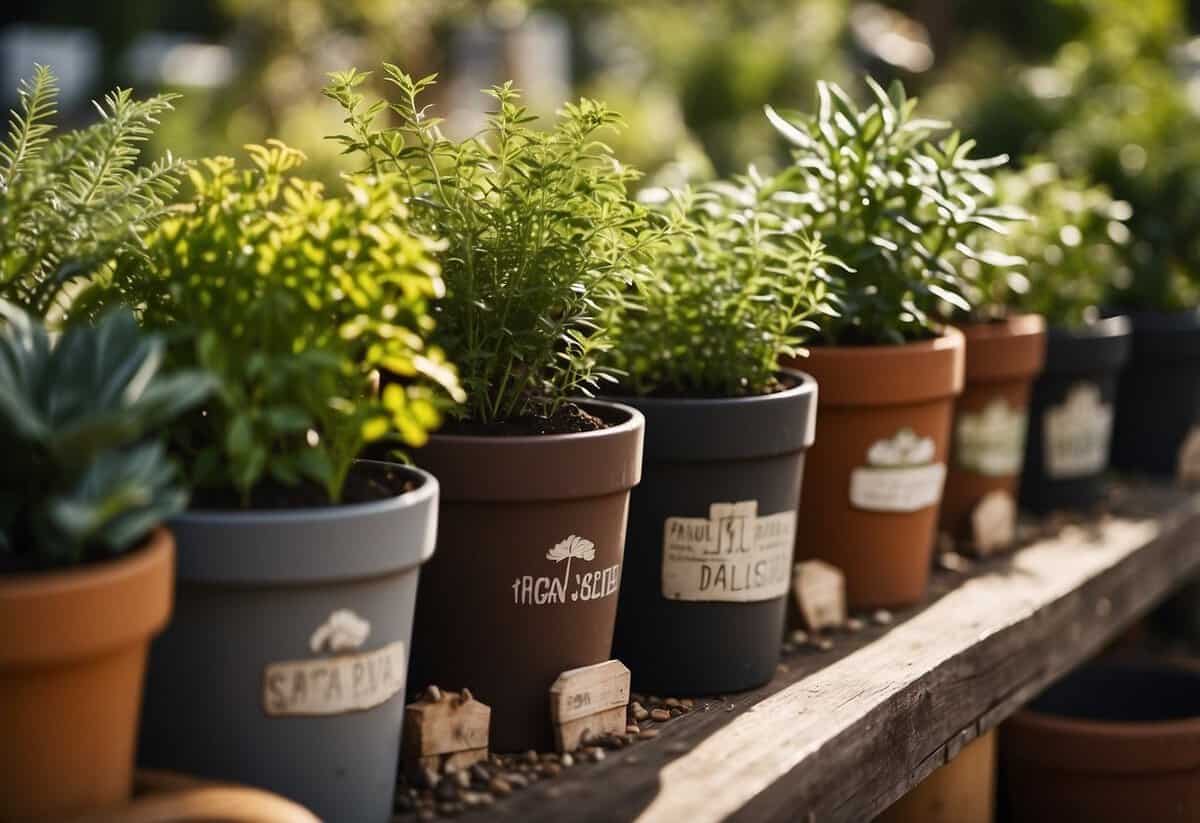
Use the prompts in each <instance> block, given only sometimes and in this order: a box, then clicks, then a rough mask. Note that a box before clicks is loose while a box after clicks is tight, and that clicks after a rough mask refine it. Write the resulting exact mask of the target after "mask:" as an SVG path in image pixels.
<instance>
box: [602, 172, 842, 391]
mask: <svg viewBox="0 0 1200 823" xmlns="http://www.w3.org/2000/svg"><path fill="white" fill-rule="evenodd" d="M773 183H774V181H772V180H770V179H763V178H762V177H761V176H760V175H759V174H758V172H757V171H756V170H755V169H753V168H751V169H750V172H749V174H748V175H747V176H745V177H741V178H738V179H736V180H734V181H732V182H717V183H712V184H709V185H707V186H704V187H702V188H700V189H698V190H695V191H691V190H689V191H682V192H674V193H667V192H665V191H661V190H651V191H647V192H645V193H644V196H645V197H646V198H648V199H649V198H653V199H659V200H661V201H663V202H664V210H665V211H667V212H668V213H669V214H670V219H671V222H672V224H673V225H675V226H678V227H679V231H678V232H677V233H676V234H675V236H674V237H673V238H672V241H671V243H670V245H669V246H667V247H666V248H665V249H664V250H663V251H661V252H659V254H658V255H657V256H656V258H655V263H654V267H655V275H656V277H655V279H654V281H653V282H652V283H650V284H649V285H648V286H647V289H646V292H645V294H644V296H643V298H642V300H641V301H639V304H640V306H641V307H642V308H643V309H644V310H643V311H640V312H632V311H629V312H624V313H622V314H621V315H620V316H618V317H617V318H616V345H615V346H614V347H613V349H612V350H611V351H610V352H609V353H608V357H609V359H611V361H612V362H613V363H614V364H615V365H616V366H617V367H618V368H619V369H620V370H621V371H622V372H623V373H624V375H625V376H624V377H623V378H622V386H623V388H624V389H626V390H628V391H632V392H634V393H635V394H659V395H672V396H679V395H683V396H700V397H737V396H742V395H756V394H764V393H767V392H769V391H771V390H773V389H774V388H776V387H777V386H778V381H777V379H776V375H777V374H778V370H779V367H778V362H779V358H780V357H781V356H798V355H801V354H803V353H804V352H803V349H802V348H801V346H802V344H803V342H804V339H805V337H806V336H807V335H809V334H811V333H812V331H814V330H815V329H816V328H817V326H816V324H815V323H814V320H815V319H817V318H818V317H819V316H821V315H824V316H826V317H831V316H835V315H836V312H835V311H834V306H833V303H832V300H831V297H830V294H829V292H828V288H827V283H828V281H829V277H830V275H829V269H830V268H831V267H837V266H840V262H839V261H838V260H836V259H834V258H832V257H830V256H829V255H827V254H826V253H825V247H824V245H823V244H822V243H821V241H820V239H819V238H817V237H810V236H808V235H807V234H806V233H805V230H804V228H803V226H802V225H801V224H800V223H799V221H797V220H796V219H795V218H789V217H785V216H783V215H781V214H780V211H779V209H778V207H777V204H775V203H774V202H773V201H772V194H773V193H774V185H773Z"/></svg>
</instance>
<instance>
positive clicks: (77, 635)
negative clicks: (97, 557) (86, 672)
mask: <svg viewBox="0 0 1200 823" xmlns="http://www.w3.org/2000/svg"><path fill="white" fill-rule="evenodd" d="M174 556H175V541H174V538H173V536H172V534H171V532H170V531H168V530H167V529H165V528H162V527H159V528H157V529H155V530H154V532H153V533H152V534H151V535H150V537H149V538H148V539H147V541H146V542H145V544H144V545H142V546H139V547H138V548H136V549H133V550H131V551H128V552H126V553H125V554H123V555H121V556H119V557H115V558H112V559H110V560H104V561H99V562H96V563H89V564H87V565H84V566H77V567H71V568H66V569H55V570H50V571H42V572H26V573H21V574H14V575H6V576H3V577H0V626H10V627H11V626H26V627H34V629H33V630H30V631H25V632H19V631H13V632H10V633H7V634H6V637H5V640H4V642H3V643H0V668H8V667H17V666H20V667H28V668H32V667H35V666H41V665H46V664H51V663H57V662H61V661H62V660H64V659H71V658H85V657H95V656H97V655H99V654H101V653H102V652H105V651H107V650H109V649H117V648H121V647H122V646H126V645H128V644H129V643H131V642H133V641H141V640H143V639H144V638H146V637H148V636H149V635H151V634H154V633H156V632H158V631H159V630H161V629H162V628H163V627H164V626H165V625H166V623H167V618H168V616H169V615H170V613H171V593H172V581H173V580H174V575H173V569H174ZM47 626H54V627H56V628H55V631H44V629H45V627H47Z"/></svg>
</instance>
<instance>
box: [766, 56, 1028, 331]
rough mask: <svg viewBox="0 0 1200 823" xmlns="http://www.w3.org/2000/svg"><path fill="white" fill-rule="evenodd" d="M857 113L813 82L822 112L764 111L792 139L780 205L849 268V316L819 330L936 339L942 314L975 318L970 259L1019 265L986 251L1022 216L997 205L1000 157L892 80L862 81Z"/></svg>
mask: <svg viewBox="0 0 1200 823" xmlns="http://www.w3.org/2000/svg"><path fill="white" fill-rule="evenodd" d="M867 84H868V86H869V87H870V89H871V92H872V95H873V101H872V102H871V104H870V105H868V106H865V107H862V106H859V105H858V104H856V103H855V102H854V101H853V100H852V99H851V98H850V96H849V95H848V94H847V93H846V92H845V91H843V90H842V89H841V88H839V87H838V86H837V85H835V84H833V83H826V82H819V83H818V84H817V102H818V106H817V112H816V114H815V115H812V116H805V115H795V114H792V115H788V116H785V115H783V114H780V113H779V112H776V111H775V110H774V109H772V108H770V107H767V109H766V114H767V118H768V119H769V120H770V122H771V123H772V125H773V126H774V127H775V129H776V131H778V132H779V134H780V135H781V136H782V137H783V138H784V139H785V140H787V141H788V142H789V143H791V144H792V147H793V150H792V154H793V165H792V166H791V167H790V168H789V169H788V170H787V171H785V172H783V173H782V174H781V176H780V183H781V186H782V187H783V188H784V189H786V191H785V192H784V193H782V194H781V195H777V197H780V199H784V200H787V201H790V202H791V203H793V204H794V205H795V206H797V207H798V211H797V214H798V215H799V216H800V217H801V218H802V219H803V220H804V222H805V224H806V225H807V226H808V227H809V229H810V231H813V232H818V233H820V235H821V238H822V239H823V240H824V242H825V244H826V246H827V247H828V250H829V253H830V254H832V255H833V256H834V257H837V258H838V259H840V260H842V261H844V262H845V263H846V265H847V267H848V268H847V269H846V270H841V271H840V274H839V275H838V276H837V277H836V278H835V279H834V281H833V283H832V284H831V288H832V290H833V291H834V292H835V293H836V294H837V295H838V296H839V297H840V298H841V301H842V311H841V313H840V315H839V316H838V317H836V318H831V319H830V320H829V322H827V323H823V324H822V329H821V339H822V340H823V341H824V342H826V343H833V344H843V345H847V344H849V345H858V344H868V345H872V344H894V343H903V342H906V341H910V340H919V339H922V338H927V337H931V336H933V335H934V334H936V333H937V328H938V317H939V313H940V310H941V307H942V306H943V305H944V304H948V305H949V306H951V307H953V309H954V310H956V311H959V312H969V311H970V310H971V305H970V303H969V302H968V299H967V293H968V291H969V289H968V283H967V278H966V276H965V274H964V266H963V264H964V262H965V261H967V260H979V261H982V262H985V263H987V264H989V265H992V266H998V267H1009V266H1013V265H1019V264H1020V262H1021V261H1020V260H1019V259H1017V258H1015V257H1012V256H1010V255H1006V254H1003V253H1001V252H999V251H998V250H996V249H995V248H992V247H990V246H989V245H986V244H987V243H989V242H994V236H995V235H997V234H999V233H1001V232H1003V231H1004V227H1005V225H1006V224H1007V223H1008V222H1010V221H1012V220H1014V219H1017V218H1018V217H1019V214H1017V213H1015V212H1014V211H1013V210H1011V209H1009V208H1006V207H1004V206H1000V205H996V204H994V202H993V199H994V195H995V187H994V183H993V180H992V178H991V175H990V172H991V170H992V169H994V168H996V167H997V166H1000V165H1003V164H1004V163H1005V162H1007V158H1006V157H1003V156H999V157H988V158H974V157H972V156H971V152H972V150H973V148H974V142H973V141H971V140H964V139H963V138H962V137H961V136H960V135H959V134H958V133H957V132H951V133H949V134H946V135H945V136H942V137H939V135H942V134H944V133H945V131H946V128H947V126H946V124H945V123H941V122H938V121H933V120H926V119H922V118H918V117H917V116H916V106H917V101H916V99H915V98H909V97H907V96H906V95H905V92H904V88H903V87H902V86H901V85H900V84H899V83H894V84H893V85H892V86H891V89H890V90H889V91H884V90H883V88H881V87H880V86H879V85H878V84H877V83H875V82H874V81H872V80H871V79H870V78H867Z"/></svg>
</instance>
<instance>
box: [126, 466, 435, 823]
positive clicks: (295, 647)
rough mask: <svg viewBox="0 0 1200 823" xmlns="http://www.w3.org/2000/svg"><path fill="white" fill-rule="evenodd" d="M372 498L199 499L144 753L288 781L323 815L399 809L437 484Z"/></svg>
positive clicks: (158, 645) (382, 814)
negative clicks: (420, 587)
mask: <svg viewBox="0 0 1200 823" xmlns="http://www.w3.org/2000/svg"><path fill="white" fill-rule="evenodd" d="M382 467H386V468H387V469H390V470H393V471H398V472H400V473H402V474H403V475H405V476H406V477H408V478H411V481H412V482H413V483H414V484H415V486H416V487H415V488H414V489H412V490H411V491H408V492H405V493H403V494H400V495H398V496H396V497H393V498H389V499H385V500H379V501H374V502H369V503H355V504H348V505H340V506H327V507H319V508H308V509H290V510H271V511H255V510H248V511H196V512H188V513H186V514H183V515H181V516H180V517H178V518H176V519H175V520H173V521H172V522H171V529H172V530H173V531H174V533H175V538H176V541H177V543H178V567H177V583H176V606H175V614H174V618H173V620H172V622H171V624H170V626H169V627H168V628H167V630H166V632H164V633H163V634H162V635H161V636H160V637H159V638H158V639H157V641H156V642H155V643H154V645H153V647H152V649H151V654H150V663H149V671H148V674H147V684H146V700H145V706H144V713H143V720H142V731H141V746H140V750H139V757H138V759H139V763H140V764H141V765H143V766H145V767H151V768H163V769H172V770H176V771H181V772H185V773H188V774H193V775H197V776H200V777H209V778H215V779H225V780H233V781H236V782H239V783H245V784H249V785H253V786H259V787H262V788H264V789H267V790H270V791H274V792H277V793H279V794H282V795H284V796H286V797H289V798H291V799H293V800H295V801H297V802H299V803H301V804H303V805H305V806H307V807H308V808H309V809H311V810H312V811H313V812H314V813H315V814H317V815H318V816H319V817H321V818H322V819H324V820H338V821H365V822H366V823H384V821H388V820H390V819H391V816H392V802H393V796H394V793H395V785H396V769H397V760H398V757H399V748H400V732H401V727H402V725H403V718H404V686H405V676H406V669H407V662H408V651H409V649H410V647H411V640H412V625H413V610H414V607H415V605H416V592H417V574H418V569H419V567H420V566H421V564H422V563H424V562H425V561H426V560H428V559H429V557H430V556H431V555H432V554H433V548H434V541H435V537H436V530H437V511H438V505H437V504H438V483H437V481H436V480H435V479H434V478H433V477H432V476H431V475H429V474H427V473H426V472H423V471H420V470H418V469H413V468H409V467H404V466H395V465H387V464H380V463H373V462H369V461H360V462H359V463H358V464H356V467H355V471H377V470H379V469H380V468H382Z"/></svg>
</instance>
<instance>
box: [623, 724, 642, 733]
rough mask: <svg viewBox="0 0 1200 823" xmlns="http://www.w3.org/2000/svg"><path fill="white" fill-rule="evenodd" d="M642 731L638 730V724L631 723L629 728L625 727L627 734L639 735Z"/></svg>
mask: <svg viewBox="0 0 1200 823" xmlns="http://www.w3.org/2000/svg"><path fill="white" fill-rule="evenodd" d="M640 731H641V729H640V728H638V724H637V723H630V724H629V725H628V726H626V727H625V734H637V733H638V732H640Z"/></svg>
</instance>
